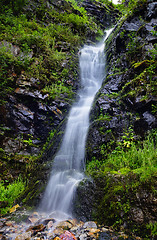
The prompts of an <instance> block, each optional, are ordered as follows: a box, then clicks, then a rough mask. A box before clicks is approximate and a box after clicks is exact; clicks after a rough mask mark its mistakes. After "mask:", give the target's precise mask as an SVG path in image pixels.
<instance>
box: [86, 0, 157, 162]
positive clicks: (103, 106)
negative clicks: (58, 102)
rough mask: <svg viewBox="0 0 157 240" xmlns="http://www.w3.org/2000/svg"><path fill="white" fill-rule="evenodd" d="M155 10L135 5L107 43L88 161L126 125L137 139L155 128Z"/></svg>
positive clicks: (156, 123) (156, 125)
mask: <svg viewBox="0 0 157 240" xmlns="http://www.w3.org/2000/svg"><path fill="white" fill-rule="evenodd" d="M156 7H157V5H156V3H155V2H147V3H146V4H143V5H141V6H138V7H137V9H135V10H134V13H133V14H132V15H131V16H129V17H128V18H127V19H126V20H121V22H119V23H118V24H117V25H116V27H115V29H114V31H113V34H112V35H111V36H110V39H109V40H108V42H107V49H106V55H107V59H106V61H107V76H106V78H105V79H104V83H103V86H102V88H101V90H100V91H99V93H98V95H97V98H96V100H95V104H94V107H93V109H92V113H91V130H89V138H88V140H87V161H88V160H89V161H90V158H91V157H92V156H99V154H100V148H99V146H100V144H101V145H102V144H105V145H106V144H107V142H108V141H110V140H111V139H110V138H113V139H114V137H115V138H120V137H121V136H122V135H123V134H124V133H125V131H127V130H128V127H129V126H130V127H131V128H132V129H133V130H134V134H136V135H140V136H144V134H145V133H146V132H147V130H150V129H153V128H156V127H157V120H156V117H157V115H156V113H157V112H156V110H155V108H156V107H155V106H156V100H157V99H156V93H157V92H156V41H157V36H156V23H157V20H156V16H155V15H156V11H157V10H156ZM105 117H106V120H105ZM95 126H96V128H95ZM100 128H102V129H101V131H100ZM93 129H95V131H93ZM107 130H111V132H112V134H111V133H110V134H108V133H105V132H107ZM111 135H113V137H112V136H111ZM105 138H106V139H105ZM90 149H91V150H92V151H91V152H90ZM93 149H94V155H93Z"/></svg>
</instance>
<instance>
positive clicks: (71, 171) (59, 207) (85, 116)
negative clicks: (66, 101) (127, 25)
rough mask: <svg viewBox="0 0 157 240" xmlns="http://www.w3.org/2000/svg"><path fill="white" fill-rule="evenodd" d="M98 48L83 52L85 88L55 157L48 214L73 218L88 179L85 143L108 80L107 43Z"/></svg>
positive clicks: (45, 206)
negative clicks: (83, 182) (76, 198)
mask: <svg viewBox="0 0 157 240" xmlns="http://www.w3.org/2000/svg"><path fill="white" fill-rule="evenodd" d="M111 31H112V29H110V30H108V31H106V36H105V39H104V40H103V42H102V43H100V44H99V45H97V46H85V47H84V48H83V49H82V50H81V51H80V70H81V81H82V88H81V90H80V91H79V93H78V95H79V97H80V98H79V101H78V102H77V103H75V104H74V105H73V107H72V109H71V111H70V114H69V118H68V122H67V126H66V131H65V134H64V137H63V141H62V144H61V147H60V150H59V152H58V153H57V155H56V157H55V158H54V162H53V169H52V172H51V177H50V180H49V182H48V185H47V188H46V191H45V194H44V198H43V200H42V202H41V210H42V211H44V212H47V213H51V212H54V211H60V212H62V213H64V214H68V215H71V209H70V207H71V203H72V200H73V196H74V193H75V189H76V186H77V185H78V183H79V182H80V181H81V180H82V179H83V178H84V177H85V175H84V172H83V171H84V167H85V166H84V165H85V163H84V158H85V141H86V136H87V132H88V127H89V113H90V109H91V106H92V103H93V100H94V97H95V94H96V92H97V91H98V90H99V88H100V87H101V84H102V80H103V78H104V68H105V60H104V45H105V44H104V41H105V40H106V39H107V37H108V36H109V34H110V32H111Z"/></svg>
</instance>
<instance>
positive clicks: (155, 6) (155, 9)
mask: <svg viewBox="0 0 157 240" xmlns="http://www.w3.org/2000/svg"><path fill="white" fill-rule="evenodd" d="M156 15H157V2H152V3H149V4H148V6H147V19H150V18H153V17H156Z"/></svg>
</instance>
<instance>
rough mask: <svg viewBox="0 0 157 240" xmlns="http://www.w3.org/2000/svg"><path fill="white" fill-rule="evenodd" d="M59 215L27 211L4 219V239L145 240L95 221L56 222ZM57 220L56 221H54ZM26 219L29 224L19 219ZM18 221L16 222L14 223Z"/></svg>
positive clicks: (1, 236)
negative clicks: (45, 214)
mask: <svg viewBox="0 0 157 240" xmlns="http://www.w3.org/2000/svg"><path fill="white" fill-rule="evenodd" d="M56 216H59V213H57V212H56V213H54V215H53V214H51V215H49V216H46V217H45V216H44V215H42V214H39V213H38V212H33V213H31V214H29V213H28V212H27V211H25V210H23V211H20V212H16V213H13V214H11V215H9V216H7V217H4V218H1V219H0V239H1V240H12V239H15V240H26V239H27V240H32V239H36V240H42V239H45V240H46V239H47V240H48V239H49V240H52V239H55V240H77V239H78V240H85V239H93V240H94V239H100V240H103V239H104V240H116V239H130V240H131V239H141V238H139V237H136V236H134V237H129V236H127V235H126V234H124V233H123V232H117V233H115V232H114V231H113V229H112V228H110V227H108V226H100V225H97V223H96V222H94V221H88V222H83V221H78V220H76V219H72V218H70V219H66V220H64V221H61V220H60V221H59V220H56ZM54 217H55V218H54ZM22 218H25V221H20V222H19V221H18V219H22ZM13 219H14V220H13Z"/></svg>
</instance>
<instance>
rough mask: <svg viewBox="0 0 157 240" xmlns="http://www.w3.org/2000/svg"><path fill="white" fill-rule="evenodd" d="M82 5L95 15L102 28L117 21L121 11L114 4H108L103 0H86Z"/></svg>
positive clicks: (90, 13)
mask: <svg viewBox="0 0 157 240" xmlns="http://www.w3.org/2000/svg"><path fill="white" fill-rule="evenodd" d="M82 6H83V7H84V8H85V9H86V11H87V13H88V14H89V15H91V16H94V17H95V19H96V21H97V22H98V23H99V24H101V27H102V28H104V29H105V28H106V27H109V26H111V25H112V24H114V23H115V22H116V17H118V16H117V15H118V13H119V11H117V10H115V9H114V8H113V7H112V5H109V6H106V5H105V4H103V3H101V2H96V1H91V0H85V1H83V2H82Z"/></svg>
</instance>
